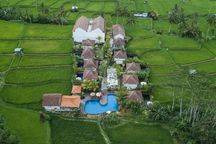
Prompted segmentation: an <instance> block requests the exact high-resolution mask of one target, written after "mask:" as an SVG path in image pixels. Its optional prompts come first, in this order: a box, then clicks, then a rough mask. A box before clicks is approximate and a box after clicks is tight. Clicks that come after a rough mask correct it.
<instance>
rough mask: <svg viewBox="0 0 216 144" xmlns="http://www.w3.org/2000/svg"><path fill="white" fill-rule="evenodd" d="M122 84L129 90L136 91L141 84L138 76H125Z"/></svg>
mask: <svg viewBox="0 0 216 144" xmlns="http://www.w3.org/2000/svg"><path fill="white" fill-rule="evenodd" d="M122 84H123V86H124V87H126V88H127V89H129V90H130V89H136V88H137V86H138V84H139V79H138V77H137V76H136V75H128V74H124V75H123V78H122Z"/></svg>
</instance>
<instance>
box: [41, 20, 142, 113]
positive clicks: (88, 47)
mask: <svg viewBox="0 0 216 144" xmlns="http://www.w3.org/2000/svg"><path fill="white" fill-rule="evenodd" d="M72 33H73V40H74V43H75V44H79V45H81V53H80V55H79V57H81V59H82V60H83V64H82V66H81V67H82V68H83V69H84V70H83V72H82V74H80V75H79V74H77V75H76V80H80V81H85V80H89V81H98V79H99V77H100V76H99V72H98V67H99V65H100V60H98V59H97V58H96V51H95V49H94V47H95V46H96V45H103V44H104V43H105V37H106V28H105V20H104V18H103V17H101V16H99V17H97V18H94V19H88V18H86V17H84V16H81V17H80V18H79V19H78V20H77V21H76V23H75V25H74V27H73V30H72ZM109 44H110V51H111V52H112V58H113V61H114V63H115V64H116V65H120V66H121V67H123V69H124V73H123V75H122V76H121V77H118V76H117V70H116V68H114V67H113V66H108V68H107V70H106V77H102V81H101V88H100V91H98V92H97V93H95V92H91V93H88V94H84V95H85V98H84V99H82V100H81V97H80V94H81V93H82V86H81V84H80V85H73V87H72V91H71V95H70V96H65V95H61V94H44V96H43V107H44V108H45V110H47V111H71V110H72V109H73V108H80V107H81V108H82V111H83V112H84V113H87V114H101V113H104V112H111V111H118V110H119V107H118V101H117V98H116V96H115V93H114V91H113V90H114V89H115V88H116V87H118V86H119V85H122V86H123V87H125V88H126V89H127V90H128V94H127V96H126V98H127V99H128V100H129V101H136V102H143V101H144V99H143V95H142V92H141V91H139V90H137V87H138V86H139V85H140V81H139V78H138V76H137V75H136V74H137V73H138V72H140V71H141V66H140V64H139V63H136V62H126V61H127V58H128V57H127V52H126V50H125V44H126V36H125V30H124V28H123V26H121V25H119V24H115V25H113V26H112V30H111V38H110V41H109ZM141 84H142V85H143V84H146V83H145V82H142V83H141ZM110 89H111V90H112V92H111V91H109V90H110Z"/></svg>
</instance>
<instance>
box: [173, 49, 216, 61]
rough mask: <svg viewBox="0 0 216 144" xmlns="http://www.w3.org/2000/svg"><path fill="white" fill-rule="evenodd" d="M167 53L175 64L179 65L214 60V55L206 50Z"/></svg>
mask: <svg viewBox="0 0 216 144" xmlns="http://www.w3.org/2000/svg"><path fill="white" fill-rule="evenodd" d="M169 53H170V54H171V55H172V56H173V57H174V59H175V61H176V62H177V63H181V64H184V63H192V62H196V61H202V60H206V59H211V58H214V55H213V54H212V53H210V52H209V51H208V50H206V49H200V50H196V51H182V50H179V51H172V50H170V51H169Z"/></svg>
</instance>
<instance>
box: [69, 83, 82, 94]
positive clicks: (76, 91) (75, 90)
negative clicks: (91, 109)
mask: <svg viewBox="0 0 216 144" xmlns="http://www.w3.org/2000/svg"><path fill="white" fill-rule="evenodd" d="M81 92H82V87H81V85H73V87H72V91H71V93H72V94H80V93H81Z"/></svg>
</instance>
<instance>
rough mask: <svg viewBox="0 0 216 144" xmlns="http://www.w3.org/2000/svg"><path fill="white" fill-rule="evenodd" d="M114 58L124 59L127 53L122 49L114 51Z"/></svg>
mask: <svg viewBox="0 0 216 144" xmlns="http://www.w3.org/2000/svg"><path fill="white" fill-rule="evenodd" d="M113 57H114V58H119V59H126V58H127V53H126V52H125V51H123V50H118V51H114V56H113Z"/></svg>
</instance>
